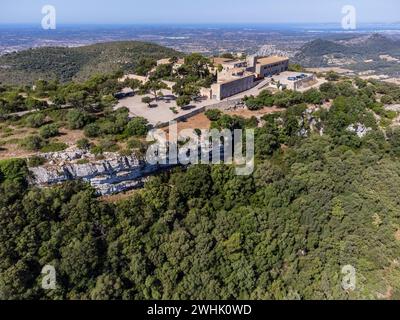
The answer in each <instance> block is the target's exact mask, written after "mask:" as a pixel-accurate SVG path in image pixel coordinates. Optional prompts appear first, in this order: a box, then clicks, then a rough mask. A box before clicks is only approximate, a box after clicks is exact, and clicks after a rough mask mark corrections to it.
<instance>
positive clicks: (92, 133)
mask: <svg viewBox="0 0 400 320" xmlns="http://www.w3.org/2000/svg"><path fill="white" fill-rule="evenodd" d="M84 132H85V136H86V137H88V138H95V137H98V136H99V134H100V127H99V126H98V125H97V124H96V123H90V124H88V125H87V126H86V127H85V129H84Z"/></svg>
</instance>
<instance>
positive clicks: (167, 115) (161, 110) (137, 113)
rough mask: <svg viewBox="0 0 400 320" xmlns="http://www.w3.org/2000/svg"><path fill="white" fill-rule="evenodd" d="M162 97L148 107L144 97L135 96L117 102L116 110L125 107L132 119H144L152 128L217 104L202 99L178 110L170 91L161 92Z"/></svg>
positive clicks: (214, 101)
mask: <svg viewBox="0 0 400 320" xmlns="http://www.w3.org/2000/svg"><path fill="white" fill-rule="evenodd" d="M162 93H163V97H162V98H159V99H158V100H157V101H153V102H151V103H150V105H148V104H146V103H143V102H142V98H143V97H144V96H141V95H135V96H133V97H127V98H124V99H121V100H119V102H118V104H117V105H116V107H115V108H116V109H119V108H122V107H126V108H128V109H129V113H130V115H131V116H132V117H143V118H146V119H147V120H148V121H149V123H150V124H151V125H153V126H160V125H162V124H166V123H168V122H169V121H172V120H176V119H179V118H181V117H184V116H188V115H192V114H196V112H200V111H201V110H203V109H204V107H205V106H207V105H210V104H214V103H217V102H218V101H216V100H210V99H202V100H199V101H197V102H194V101H192V103H191V104H190V105H189V106H187V107H184V108H180V107H178V106H177V104H176V101H175V99H176V97H175V96H174V95H173V94H172V92H171V90H162ZM146 96H148V97H152V95H150V94H149V95H146Z"/></svg>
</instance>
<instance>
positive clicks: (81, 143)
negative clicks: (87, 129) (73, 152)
mask: <svg viewBox="0 0 400 320" xmlns="http://www.w3.org/2000/svg"><path fill="white" fill-rule="evenodd" d="M76 146H77V147H78V148H79V149H84V150H89V149H90V147H91V143H90V141H89V140H88V139H86V138H83V139H80V140H78V141H77V142H76Z"/></svg>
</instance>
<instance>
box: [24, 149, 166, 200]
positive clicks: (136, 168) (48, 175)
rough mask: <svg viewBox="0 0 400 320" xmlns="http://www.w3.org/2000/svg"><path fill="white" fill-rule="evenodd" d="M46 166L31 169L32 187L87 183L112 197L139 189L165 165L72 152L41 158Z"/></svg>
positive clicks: (113, 155) (112, 156)
mask: <svg viewBox="0 0 400 320" xmlns="http://www.w3.org/2000/svg"><path fill="white" fill-rule="evenodd" d="M42 156H43V157H44V158H45V159H46V160H47V163H46V164H45V165H43V166H39V167H35V168H30V169H29V170H30V172H31V181H30V182H31V184H34V185H39V186H49V185H54V184H58V183H62V182H66V181H70V180H83V181H87V182H89V183H90V184H91V185H92V186H93V187H94V188H95V189H96V190H97V191H98V193H99V194H101V195H107V194H114V193H119V192H122V191H126V190H130V189H134V188H138V187H141V186H142V185H143V183H144V181H145V180H146V178H147V177H148V176H149V175H150V174H152V173H156V172H158V171H160V170H163V169H166V168H167V167H168V166H167V165H149V164H147V163H145V162H143V161H141V160H139V159H138V158H137V157H136V156H135V155H131V156H120V155H119V154H117V153H105V154H104V159H101V160H98V159H96V157H95V156H94V155H93V154H91V153H89V152H86V151H84V150H79V149H74V150H67V151H65V152H55V153H47V154H43V155H42Z"/></svg>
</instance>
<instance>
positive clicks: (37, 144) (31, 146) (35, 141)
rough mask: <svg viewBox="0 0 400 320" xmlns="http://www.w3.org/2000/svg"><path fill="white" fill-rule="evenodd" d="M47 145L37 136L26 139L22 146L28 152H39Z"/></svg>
mask: <svg viewBox="0 0 400 320" xmlns="http://www.w3.org/2000/svg"><path fill="white" fill-rule="evenodd" d="M44 145H45V141H44V140H43V139H42V138H41V137H40V136H37V135H34V136H29V137H26V138H25V139H24V140H22V142H21V146H22V147H23V148H24V149H26V150H28V151H39V150H40V149H41V148H42V147H43V146H44Z"/></svg>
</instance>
